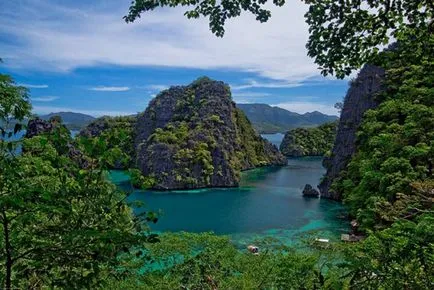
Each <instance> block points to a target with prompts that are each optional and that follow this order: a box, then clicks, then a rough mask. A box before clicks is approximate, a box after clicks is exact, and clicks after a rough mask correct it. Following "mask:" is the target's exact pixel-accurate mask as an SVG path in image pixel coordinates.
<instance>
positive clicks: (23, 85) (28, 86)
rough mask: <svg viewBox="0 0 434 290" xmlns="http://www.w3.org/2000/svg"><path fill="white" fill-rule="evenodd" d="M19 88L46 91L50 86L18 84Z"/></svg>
mask: <svg viewBox="0 0 434 290" xmlns="http://www.w3.org/2000/svg"><path fill="white" fill-rule="evenodd" d="M17 85H18V86H21V87H26V88H29V89H46V88H48V85H30V84H17Z"/></svg>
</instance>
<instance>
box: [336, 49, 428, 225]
mask: <svg viewBox="0 0 434 290" xmlns="http://www.w3.org/2000/svg"><path fill="white" fill-rule="evenodd" d="M432 55H434V54H430V55H425V56H424V57H423V58H421V59H418V58H412V59H402V54H401V53H400V50H399V49H398V50H397V51H396V53H395V52H388V53H386V57H387V58H388V59H389V63H388V66H387V79H386V84H385V85H386V87H387V89H386V90H385V91H384V93H382V94H381V95H380V96H378V99H379V100H381V101H382V102H381V104H380V105H379V106H378V108H377V109H375V110H370V111H368V112H367V113H366V115H365V118H364V121H363V123H362V125H361V128H360V129H359V132H358V152H357V154H356V155H355V156H354V157H353V159H352V160H351V162H350V164H349V166H348V170H347V171H346V172H345V173H343V174H342V176H341V178H340V179H339V180H337V181H336V182H335V184H334V185H333V189H334V190H337V191H339V192H342V193H344V197H345V202H346V203H347V204H348V206H349V208H350V210H351V212H352V214H353V215H355V216H356V217H357V218H358V220H359V221H360V222H361V224H362V226H363V227H365V228H366V229H369V228H374V227H376V228H378V227H380V228H381V227H385V226H388V225H390V224H391V223H392V222H394V221H395V220H396V219H398V218H400V217H405V216H413V215H412V214H411V212H412V211H414V210H415V208H420V207H419V206H416V205H415V204H414V203H413V204H412V205H411V206H410V205H409V207H407V208H406V207H399V209H400V212H399V213H398V212H396V209H397V208H398V207H397V202H398V201H402V200H403V199H407V198H409V197H412V196H414V195H415V194H416V193H415V191H414V189H413V188H412V183H414V182H417V181H424V180H425V181H429V180H432V178H433V173H432V168H433V160H434V147H433V146H434V97H433V96H434V90H433V86H432V85H433V83H434V73H433V71H434V62H433V58H432ZM416 204H417V202H416Z"/></svg>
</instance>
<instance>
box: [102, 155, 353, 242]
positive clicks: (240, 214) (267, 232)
mask: <svg viewBox="0 0 434 290" xmlns="http://www.w3.org/2000/svg"><path fill="white" fill-rule="evenodd" d="M324 171H325V170H324V168H323V167H322V165H321V159H320V158H299V159H289V160H288V165H287V166H284V167H263V168H257V169H253V170H248V171H245V172H243V173H242V177H241V183H240V187H238V188H210V189H199V190H184V191H167V192H159V191H141V190H135V191H134V192H133V193H132V194H131V196H130V200H131V201H134V200H140V201H143V202H144V203H145V204H146V208H147V209H148V210H152V211H157V212H160V213H161V217H160V219H159V221H158V223H157V224H155V225H152V226H151V228H152V230H155V231H165V232H166V231H170V232H177V231H189V232H208V231H212V232H215V233H216V234H224V235H229V236H231V237H232V239H233V240H234V241H235V242H238V243H241V244H248V243H250V242H251V241H253V240H257V239H263V238H274V239H276V240H277V241H279V242H282V243H284V244H293V243H296V242H297V241H299V240H301V239H302V238H304V237H306V236H314V237H326V238H329V239H332V240H338V238H339V236H340V234H341V233H344V232H345V231H347V230H348V222H347V221H345V220H343V219H340V218H339V216H341V215H344V214H345V210H344V208H343V206H342V205H341V204H340V203H337V202H333V201H329V200H324V199H323V200H321V199H308V198H304V197H303V196H302V194H301V193H302V189H303V187H304V185H305V184H306V183H310V184H312V185H316V184H318V182H319V180H320V178H321V176H322V175H323V173H324ZM111 179H112V181H113V182H114V183H115V184H117V185H119V186H121V187H122V188H124V189H127V190H128V189H131V186H130V184H129V180H128V176H127V175H126V174H125V173H124V172H122V171H113V172H111Z"/></svg>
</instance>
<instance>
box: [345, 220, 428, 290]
mask: <svg viewBox="0 0 434 290" xmlns="http://www.w3.org/2000/svg"><path fill="white" fill-rule="evenodd" d="M340 268H342V269H345V271H342V270H341V271H342V272H346V273H347V274H346V276H347V279H348V280H349V286H350V287H351V288H352V289H432V287H433V286H434V284H433V283H434V282H433V281H434V279H433V277H434V218H433V216H432V215H431V216H421V217H420V218H418V219H417V221H416V222H410V221H399V222H397V223H395V224H393V225H392V226H391V227H390V228H388V229H386V230H383V231H381V232H377V233H375V234H373V235H371V236H369V237H368V238H367V239H366V240H365V241H364V242H363V243H360V244H357V245H355V246H353V247H350V248H348V249H345V262H344V263H342V264H341V265H340Z"/></svg>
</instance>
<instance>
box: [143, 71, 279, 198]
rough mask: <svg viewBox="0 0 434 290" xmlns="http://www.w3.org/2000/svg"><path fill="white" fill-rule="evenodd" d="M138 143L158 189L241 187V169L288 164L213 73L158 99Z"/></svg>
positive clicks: (147, 113) (147, 173)
mask: <svg viewBox="0 0 434 290" xmlns="http://www.w3.org/2000/svg"><path fill="white" fill-rule="evenodd" d="M135 143H136V150H137V166H138V167H139V169H140V170H141V171H142V173H143V175H145V176H148V177H152V178H153V179H154V180H155V185H154V187H155V188H157V189H180V188H200V187H220V186H225V187H226V186H237V185H238V182H239V178H240V177H239V175H240V171H241V170H244V169H249V168H254V167H257V166H264V165H273V164H276V165H283V164H285V163H286V160H285V158H284V157H283V156H282V155H281V154H280V153H279V152H278V150H277V148H275V147H274V146H272V145H271V144H270V143H268V142H267V141H266V140H264V139H262V138H261V137H260V136H259V135H258V134H257V133H256V132H255V131H254V129H253V128H252V126H251V123H250V122H249V121H248V119H247V118H246V117H245V115H244V114H243V112H242V111H241V110H239V109H237V108H236V107H235V104H234V103H233V101H232V99H231V93H230V90H229V87H228V86H227V85H225V84H224V83H223V82H217V81H213V80H210V79H208V78H201V79H198V80H196V81H195V82H193V83H192V84H191V85H188V86H185V87H172V88H170V89H169V90H166V91H163V92H161V93H160V94H159V95H158V96H157V97H156V98H155V99H153V100H152V101H151V102H150V104H149V106H148V108H147V109H146V111H145V112H144V113H143V114H141V115H140V116H139V117H138V120H137V124H136V142H135Z"/></svg>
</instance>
